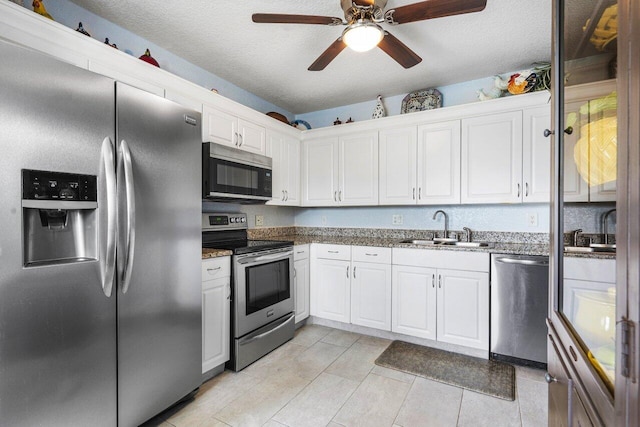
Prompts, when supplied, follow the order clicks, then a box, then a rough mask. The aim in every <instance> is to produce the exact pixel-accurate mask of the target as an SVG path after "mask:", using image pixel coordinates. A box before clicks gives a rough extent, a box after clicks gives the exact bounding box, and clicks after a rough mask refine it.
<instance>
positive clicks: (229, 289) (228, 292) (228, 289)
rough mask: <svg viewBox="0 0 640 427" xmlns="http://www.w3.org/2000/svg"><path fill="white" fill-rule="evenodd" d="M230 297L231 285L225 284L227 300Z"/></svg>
mask: <svg viewBox="0 0 640 427" xmlns="http://www.w3.org/2000/svg"><path fill="white" fill-rule="evenodd" d="M230 299H231V285H229V286H227V300H230Z"/></svg>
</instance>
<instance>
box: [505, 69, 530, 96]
mask: <svg viewBox="0 0 640 427" xmlns="http://www.w3.org/2000/svg"><path fill="white" fill-rule="evenodd" d="M525 73H527V72H526V71H525V72H523V73H515V74H512V75H511V78H510V79H509V85H508V86H507V89H508V90H509V93H511V94H513V95H519V94H521V93H527V92H529V91H530V90H532V89H533V87H534V86H535V85H536V79H537V76H536V73H528V74H525Z"/></svg>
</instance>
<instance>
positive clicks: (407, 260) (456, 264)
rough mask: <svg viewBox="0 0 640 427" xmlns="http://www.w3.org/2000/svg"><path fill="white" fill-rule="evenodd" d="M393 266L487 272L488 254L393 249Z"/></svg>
mask: <svg viewBox="0 0 640 427" xmlns="http://www.w3.org/2000/svg"><path fill="white" fill-rule="evenodd" d="M393 265H408V266H414V267H430V268H448V269H450V270H465V271H483V272H487V273H488V272H489V253H488V252H468V251H453V250H452V251H448V250H429V249H410V248H394V249H393Z"/></svg>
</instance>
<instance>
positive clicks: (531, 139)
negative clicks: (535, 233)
mask: <svg viewBox="0 0 640 427" xmlns="http://www.w3.org/2000/svg"><path fill="white" fill-rule="evenodd" d="M550 125H551V110H550V108H549V107H548V106H546V107H539V108H529V109H526V110H524V112H523V128H524V129H523V141H522V181H523V183H524V184H523V185H524V188H523V194H522V201H523V202H525V203H549V200H550V190H551V182H550V177H551V141H550V140H549V138H547V137H545V136H544V131H545V129H549V126H550Z"/></svg>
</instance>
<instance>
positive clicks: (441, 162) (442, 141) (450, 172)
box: [417, 120, 460, 204]
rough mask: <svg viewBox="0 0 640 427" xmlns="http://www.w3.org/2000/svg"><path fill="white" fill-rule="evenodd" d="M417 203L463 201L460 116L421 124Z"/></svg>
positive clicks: (419, 132)
mask: <svg viewBox="0 0 640 427" xmlns="http://www.w3.org/2000/svg"><path fill="white" fill-rule="evenodd" d="M417 196H418V197H417V200H418V204H458V203H460V120H452V121H448V122H441V123H433V124H428V125H422V126H419V127H418V195H417Z"/></svg>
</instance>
